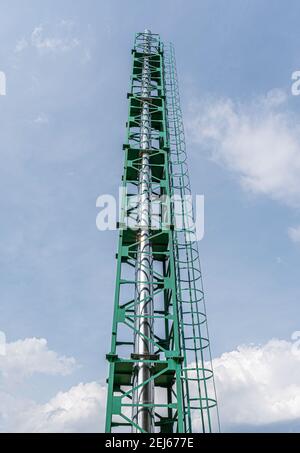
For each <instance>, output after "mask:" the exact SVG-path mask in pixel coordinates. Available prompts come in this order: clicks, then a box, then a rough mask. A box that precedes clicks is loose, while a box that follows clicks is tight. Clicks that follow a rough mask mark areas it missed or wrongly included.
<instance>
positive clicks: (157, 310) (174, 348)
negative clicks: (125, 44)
mask: <svg viewBox="0 0 300 453" xmlns="http://www.w3.org/2000/svg"><path fill="white" fill-rule="evenodd" d="M172 55H173V54H170V52H166V57H165V54H164V47H163V44H162V43H161V41H160V38H159V36H158V35H156V34H152V33H151V32H149V31H145V32H144V33H138V34H137V35H136V38H135V45H134V49H133V50H132V58H133V62H132V76H131V90H130V92H129V93H128V100H129V112H128V122H127V139H126V143H125V144H124V146H123V149H124V154H125V156H124V157H125V164H124V173H123V177H122V188H123V199H122V209H121V219H120V222H119V225H118V226H119V246H118V253H117V277H116V290H115V301H114V316H113V329H112V341H111V351H110V353H109V354H108V355H107V359H108V361H109V377H108V397H107V414H106V432H111V431H114V430H121V431H123V432H125V431H128V430H130V431H132V432H136V433H138V432H141V433H143V432H154V431H160V432H178V433H184V432H192V431H193V430H199V431H211V430H212V424H211V417H210V410H211V408H213V407H215V406H216V402H215V395H214V394H213V396H212V397H210V396H209V391H208V386H207V382H208V383H209V382H210V381H212V371H211V368H210V365H207V363H205V357H204V356H205V352H206V351H207V350H209V342H208V334H207V335H206V334H205V335H203V334H202V333H201V332H200V330H199V329H201V327H202V325H203V324H205V326H206V315H205V313H202V312H201V311H199V307H198V305H197V304H198V299H199V298H196V299H197V300H195V294H196V295H197V294H198V293H197V289H195V288H194V285H195V281H194V280H197V279H195V278H191V277H190V278H189V281H188V283H186V279H185V278H184V279H183V277H182V275H183V273H184V272H185V268H186V266H182V260H181V254H182V239H181V237H180V231H178V232H176V231H175V228H174V224H173V223H172V222H173V220H174V214H175V211H174V206H173V204H172V202H170V200H171V196H172V194H174V192H176V190H177V186H178V180H176V174H177V173H174V174H172V168H176V162H177V161H176V158H174V156H175V155H177V154H178V153H179V154H180V150H179V149H178V143H177V142H176V137H175V136H176V134H177V133H176V131H175V129H176V128H177V127H178V125H179V119H178V118H179V117H178V109H177V107H176V106H177V102H178V99H177V94H176V93H177V92H176V91H175V88H176V83H175V79H174V71H173V69H172V68H173V66H174V62H173V57H172ZM172 65H173V66H172ZM173 79H174V80H173ZM176 80H177V79H176ZM167 102H168V106H167ZM171 104H173V105H171ZM174 131H175V132H174ZM174 133H175V136H174ZM177 139H178V140H180V136H178V137H177ZM175 157H176V156H175ZM177 160H178V159H177ZM141 195H142V197H141ZM156 197H161V198H164V199H165V200H167V201H166V202H165V206H164V208H165V210H164V212H165V211H167V212H169V213H171V216H165V215H163V214H162V211H160V212H159V213H158V215H157V219H156V221H155V222H154V221H153V218H152V217H151V221H152V223H150V222H149V212H148V215H147V216H146V217H145V216H144V214H145V212H144V210H145V208H146V209H150V205H151V200H154V199H156ZM141 200H142V201H141ZM143 200H144V201H143ZM154 223H155V225H154ZM185 230H186V228H184V229H183V233H184V234H185V236H186V231H185ZM181 233H182V231H181ZM191 247H192V249H191V250H192V252H191V251H190V246H189V245H188V244H187V243H185V244H184V252H185V253H188V256H190V255H189V253H192V254H193V250H194V243H193V242H192V243H191ZM192 259H193V257H192ZM187 262H188V268H189V275H191V272H192V273H194V274H195V271H194V267H195V266H194V263H193V262H192V266H190V260H189V259H188V261H187ZM199 272H200V271H199ZM183 282H184V283H183ZM196 283H197V282H196ZM186 284H188V286H189V287H191V294H192V296H191V299H190V306H189V309H188V310H187V309H186V307H185V304H186V298H185V297H184V294H185V286H186ZM193 294H194V296H193ZM196 305H197V307H196ZM186 312H188V313H190V314H191V319H192V322H193V332H194V333H193V335H194V337H195V338H194V342H193V348H195V354H194V358H193V362H192V363H188V360H189V354H188V351H189V349H190V347H189V344H190V337H189V336H190V333H187V332H188V330H189V328H190V326H189V323H188V322H187V321H186ZM197 316H198V318H197ZM199 316H200V318H199ZM201 316H202V318H201ZM203 316H205V318H203ZM195 327H197V328H198V331H197V332H196V331H195ZM195 383H196V385H195ZM203 385H204V387H203ZM203 392H204V393H203ZM193 411H196V417H194V416H193ZM192 419H194V420H196V424H197V425H199V426H195V427H194V426H193V423H192ZM201 420H202V422H201Z"/></svg>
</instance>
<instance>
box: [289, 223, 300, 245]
mask: <svg viewBox="0 0 300 453" xmlns="http://www.w3.org/2000/svg"><path fill="white" fill-rule="evenodd" d="M288 235H289V237H290V239H291V240H292V241H293V242H300V225H299V226H297V227H290V228H289V229H288Z"/></svg>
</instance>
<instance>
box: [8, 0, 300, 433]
mask: <svg viewBox="0 0 300 453" xmlns="http://www.w3.org/2000/svg"><path fill="white" fill-rule="evenodd" d="M0 7H1V15H0V70H1V71H4V72H5V74H6V78H7V94H6V96H1V97H0V115H1V127H0V142H1V147H0V149H1V151H0V152H1V156H2V165H1V167H0V203H1V222H0V266H1V272H0V275H1V284H0V291H1V293H0V297H1V305H0V330H1V331H2V332H3V333H5V335H6V339H7V346H6V355H0V430H1V431H20V432H24V431H25V432H31V431H34V432H46V431H51V432H53V431H68V432H69V431H71V432H80V431H103V421H104V407H105V379H106V375H107V365H106V362H105V353H106V352H108V350H109V340H110V329H111V318H112V308H113V291H114V278H115V250H116V247H117V234H116V233H115V232H99V231H97V229H96V224H95V220H96V215H97V208H96V199H97V197H98V196H99V195H101V194H117V191H118V187H119V182H120V178H121V171H122V166H123V162H122V159H123V154H122V151H121V147H122V143H123V140H124V136H125V122H126V115H127V100H126V93H127V91H128V85H129V75H130V63H131V58H130V49H131V47H132V43H133V37H134V33H135V32H138V31H142V30H143V29H144V28H145V27H149V28H151V30H152V31H153V32H156V33H160V34H161V36H162V39H163V40H165V41H172V42H173V43H174V44H175V47H176V53H177V64H178V70H179V79H180V89H181V97H182V107H183V111H184V119H185V127H186V133H187V142H188V154H189V164H190V169H191V181H192V188H193V192H194V193H195V194H196V193H197V194H204V195H205V237H204V239H203V240H202V241H201V242H200V252H201V259H202V267H203V277H204V284H205V289H206V298H207V309H208V315H209V324H210V332H211V341H212V352H213V357H214V367H215V374H216V384H217V391H218V396H219V406H220V415H221V425H222V430H223V431H300V396H299V395H300V382H299V381H300V379H299V378H300V352H299V349H300V345H299V344H298V343H299V342H298V339H299V338H300V317H299V312H300V310H299V298H300V288H299V263H300V184H299V181H300V126H299V125H300V97H296V96H292V94H291V83H292V81H291V75H292V73H293V72H294V71H296V70H299V69H300V51H299V20H298V18H299V14H300V5H299V2H297V0H290V1H289V2H288V4H287V2H285V1H284V0H273V1H272V2H270V1H269V0H243V1H240V0H230V1H225V0H201V1H199V0H185V1H181V0H165V1H163V2H162V1H158V0H152V1H151V2H150V1H146V0H142V1H141V0H139V1H137V0H126V1H121V0H109V1H108V0H107V1H104V0H101V1H100V0H85V1H83V0H78V1H77V2H74V1H71V0H64V1H63V2H61V1H57V0H55V1H54V0H51V1H50V0H43V2H41V1H37V0H27V1H26V2H24V1H22V0H18V1H17V0H10V1H7V0H1V1H0ZM0 352H1V351H0ZM2 352H3V351H2Z"/></svg>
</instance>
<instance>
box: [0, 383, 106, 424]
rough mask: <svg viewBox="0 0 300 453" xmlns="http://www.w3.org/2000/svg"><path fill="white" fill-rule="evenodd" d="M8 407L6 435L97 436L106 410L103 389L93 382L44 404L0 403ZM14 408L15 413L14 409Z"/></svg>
mask: <svg viewBox="0 0 300 453" xmlns="http://www.w3.org/2000/svg"><path fill="white" fill-rule="evenodd" d="M1 400H2V407H3V403H4V404H5V405H6V407H8V412H7V413H6V420H7V424H6V431H8V432H23V433H24V432H25V433H30V432H34V433H45V432H51V433H53V432H101V431H103V426H104V420H105V406H106V387H105V386H102V385H101V384H99V383H97V382H90V383H87V384H82V383H81V384H79V385H77V386H75V387H72V388H71V389H70V390H69V391H67V392H59V393H58V394H57V395H56V396H55V397H54V398H51V399H50V400H49V401H48V402H47V403H46V404H36V403H34V402H33V401H19V400H9V398H7V396H6V401H5V400H4V398H3V396H2V398H1V394H0V401H1ZM16 407H17V408H18V410H17V411H16V410H15V408H16Z"/></svg>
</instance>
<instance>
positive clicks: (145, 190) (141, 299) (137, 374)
mask: <svg viewBox="0 0 300 453" xmlns="http://www.w3.org/2000/svg"><path fill="white" fill-rule="evenodd" d="M150 52H151V32H150V31H149V30H145V34H144V58H143V70H142V96H141V102H142V114H141V135H140V148H141V167H140V172H139V214H138V250H137V262H136V296H135V329H136V334H135V339H134V355H135V356H136V358H137V359H139V362H137V363H136V364H135V371H134V386H137V387H138V386H140V387H138V388H137V389H136V390H135V391H134V394H133V404H134V406H133V421H134V423H136V424H137V425H139V426H140V427H141V428H142V429H143V430H144V431H146V432H149V433H151V432H153V431H154V414H153V407H151V406H150V407H148V406H147V405H153V403H154V382H153V381H150V382H149V383H147V384H146V385H142V384H143V383H144V382H145V381H147V380H148V379H150V377H151V363H150V362H146V363H143V360H147V359H148V360H149V359H150V357H151V355H152V354H153V345H152V342H151V341H149V339H152V337H153V289H152V286H153V285H152V280H153V277H152V266H153V263H152V247H151V243H150V240H149V236H150V225H151V220H150V215H151V169H150V155H149V150H150V149H151V114H150V106H149V97H150V95H151V70H150V62H149V54H150ZM133 431H134V432H138V431H137V430H136V429H135V428H133Z"/></svg>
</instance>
